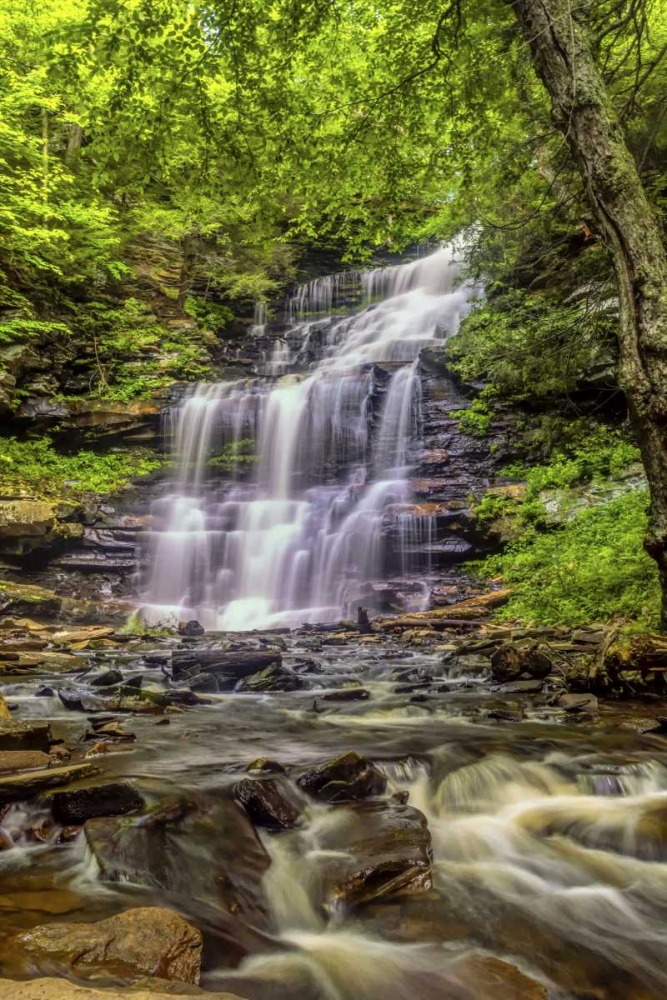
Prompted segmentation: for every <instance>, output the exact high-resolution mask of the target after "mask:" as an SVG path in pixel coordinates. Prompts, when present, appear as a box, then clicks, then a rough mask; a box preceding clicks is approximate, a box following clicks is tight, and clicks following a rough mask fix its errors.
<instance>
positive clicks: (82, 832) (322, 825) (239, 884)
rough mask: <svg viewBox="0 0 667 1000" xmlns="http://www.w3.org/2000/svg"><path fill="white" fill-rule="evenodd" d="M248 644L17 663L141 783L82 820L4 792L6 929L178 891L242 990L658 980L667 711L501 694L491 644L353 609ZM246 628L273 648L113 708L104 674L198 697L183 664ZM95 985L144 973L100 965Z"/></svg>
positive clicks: (611, 998) (629, 986)
mask: <svg viewBox="0 0 667 1000" xmlns="http://www.w3.org/2000/svg"><path fill="white" fill-rule="evenodd" d="M238 639H239V636H233V635H232V636H230V635H226V636H224V635H222V634H218V635H214V636H211V635H207V636H206V637H203V638H193V639H183V640H178V639H171V638H161V639H153V640H149V639H148V638H145V639H144V640H142V641H137V640H133V641H131V642H125V643H124V644H119V645H118V646H116V647H115V648H108V649H105V650H103V651H99V652H96V653H95V655H94V657H93V662H92V664H91V662H90V659H89V660H88V661H87V663H88V666H89V668H90V669H91V672H89V673H86V674H85V675H83V677H79V678H77V679H76V680H74V681H72V679H71V677H68V678H67V679H64V678H63V676H62V674H52V675H51V676H43V675H42V676H39V677H34V678H33V677H31V678H30V679H27V678H25V677H17V678H10V677H6V678H5V679H4V687H3V689H2V693H3V694H4V696H5V698H6V699H7V701H8V702H11V703H12V706H13V717H14V719H15V720H25V721H26V722H28V723H30V722H31V721H34V720H37V719H39V720H49V722H50V723H51V729H52V732H53V735H54V737H55V738H59V739H61V740H63V741H64V743H63V745H65V746H67V747H69V748H70V750H71V755H72V756H71V759H72V760H76V759H79V758H80V759H84V760H86V761H90V762H98V761H100V762H101V767H103V771H104V780H105V781H113V782H116V781H118V780H121V781H125V779H130V781H131V784H132V786H133V788H135V789H137V790H138V791H139V793H140V795H141V797H142V800H143V807H142V809H141V811H140V814H138V815H137V814H136V810H135V811H134V812H131V813H130V814H127V815H115V816H114V815H111V816H99V815H98V816H97V817H96V818H92V819H88V820H87V821H86V822H85V824H81V825H79V826H76V825H74V827H66V828H65V836H63V824H62V823H58V822H57V821H54V819H53V817H52V808H51V807H52V802H51V800H50V798H49V796H50V795H51V793H50V792H44V793H42V794H41V795H40V796H38V797H36V798H35V797H33V798H31V799H30V800H29V801H17V802H14V803H13V804H11V805H9V806H6V807H5V809H4V812H3V814H2V821H1V823H0V834H1V835H2V837H3V846H4V848H5V849H4V850H2V851H0V884H1V886H2V897H1V901H0V928H1V930H2V932H3V934H4V936H5V941H10V942H11V940H12V935H16V934H17V933H18V932H24V931H26V930H30V929H31V928H34V927H35V926H37V925H43V924H44V923H54V922H55V923H57V922H61V921H62V922H66V923H71V922H79V921H87V922H90V921H96V920H101V919H103V918H106V917H109V916H111V915H113V914H115V913H119V912H121V911H123V910H126V909H128V908H129V907H138V906H166V907H169V908H172V909H175V910H177V911H178V912H180V913H181V914H182V915H183V916H185V917H186V918H187V919H188V920H189V921H190V922H191V923H192V924H194V925H195V926H196V927H198V928H199V929H200V930H201V931H202V933H203V935H204V954H203V963H202V977H201V986H202V987H203V988H205V989H206V990H211V991H227V992H229V993H231V994H234V995H236V996H238V997H241V998H246V1000H274V998H275V1000H282V998H283V997H284V998H288V997H291V998H299V1000H333V998H339V1000H408V998H412V997H419V998H420V1000H429V998H431V997H432V998H434V1000H435V998H436V997H454V998H458V997H461V998H463V997H489V998H492V997H493V998H506V1000H512V998H523V1000H532V998H544V997H549V998H568V997H577V998H605V1000H606V998H608V1000H617V998H618V1000H621V998H622V1000H640V998H641V1000H643V998H649V997H654V998H658V997H663V996H664V995H665V990H666V989H667V963H666V962H665V957H664V956H665V944H666V943H667V930H665V927H666V923H665V916H666V915H667V865H666V864H665V858H666V855H667V738H666V737H665V736H662V735H660V733H659V731H646V730H649V729H650V728H651V727H650V726H649V725H644V724H645V723H647V722H650V721H651V719H652V717H653V714H654V713H655V712H656V711H657V710H659V709H658V708H656V705H655V704H653V705H649V706H648V707H647V705H646V703H641V704H639V703H636V704H632V703H604V702H603V703H601V704H600V705H599V706H596V708H595V710H594V711H593V710H591V711H590V712H589V711H583V712H580V713H578V714H577V713H575V714H567V713H565V712H564V711H563V710H562V709H561V708H559V706H558V704H557V703H556V702H555V701H554V698H553V697H552V696H550V682H549V680H548V679H547V681H546V682H545V683H544V684H543V685H533V689H532V691H531V690H530V689H528V690H527V689H526V688H527V685H526V683H525V682H524V687H523V689H521V685H519V689H518V690H516V691H513V690H512V685H504V686H501V687H500V688H499V687H498V685H494V684H492V683H490V680H489V675H488V671H487V670H485V669H484V666H483V663H482V664H480V663H475V661H474V658H472V659H471V658H470V657H467V658H466V657H463V658H462V659H461V660H460V661H457V660H456V659H453V660H452V659H451V657H450V658H449V662H448V657H447V653H446V651H445V652H444V653H443V651H442V650H443V649H446V644H440V645H438V646H436V645H433V644H431V645H429V646H427V647H425V648H423V649H422V648H420V647H419V646H418V645H417V646H411V645H410V644H409V643H406V642H405V641H402V640H399V639H398V638H396V637H394V636H392V635H386V634H383V635H375V634H374V635H368V636H355V635H354V634H353V632H351V631H350V630H349V628H348V630H347V631H345V630H343V629H339V630H338V631H332V630H331V629H330V628H326V627H319V628H318V627H317V626H309V627H305V628H303V629H300V630H296V631H293V632H291V633H289V632H287V631H286V630H285V631H282V632H279V633H275V632H274V633H250V634H249V633H244V635H243V643H239V642H238V641H237V640H238ZM239 646H241V647H242V649H243V651H244V655H246V656H250V655H255V652H256V653H257V655H259V656H264V657H266V656H268V657H269V659H270V657H271V656H272V655H274V656H275V657H276V662H275V664H274V666H273V667H269V668H268V672H267V669H264V670H263V671H260V672H255V673H250V674H247V675H246V677H245V680H242V681H240V682H239V681H238V680H236V681H235V682H234V690H229V691H220V690H217V691H209V692H207V693H201V692H200V693H198V695H197V696H196V697H194V698H190V699H189V700H191V701H192V700H195V701H197V700H198V702H199V703H197V704H190V705H188V706H186V707H180V706H173V705H172V706H171V708H170V710H169V711H167V712H165V711H164V710H163V711H162V712H161V713H158V714H152V713H147V712H141V713H134V712H132V713H129V712H123V711H114V712H108V711H104V707H105V700H104V698H100V693H103V694H105V693H106V692H105V691H104V689H103V688H102V687H95V686H93V682H94V679H95V677H97V676H100V675H101V673H103V672H104V671H105V670H109V669H110V668H113V669H114V670H119V671H120V674H122V677H123V684H127V683H128V681H129V683H130V685H131V684H135V685H136V684H137V683H139V684H141V685H143V688H144V689H145V690H149V691H150V690H163V691H167V692H170V691H171V692H172V693H173V692H174V691H183V690H185V689H187V690H188V691H190V689H191V688H194V687H197V685H196V684H195V683H193V682H192V678H190V682H189V686H187V688H184V685H183V683H182V681H181V682H178V681H177V679H176V680H175V677H176V673H177V672H176V670H175V667H174V664H175V663H176V664H177V663H179V662H180V664H181V667H180V668H179V669H181V670H182V669H183V663H185V664H186V665H187V663H188V656H189V657H190V658H191V659H192V658H194V659H199V660H202V661H206V656H208V657H209V660H210V659H211V653H212V652H213V653H215V651H216V650H230V649H231V650H232V651H233V650H234V649H238V648H239ZM248 651H250V652H248ZM226 655H229V653H227V654H226ZM179 657H180V660H179ZM184 657H185V659H183V658H184ZM219 677H220V675H218V680H219ZM137 678H139V681H137ZM252 678H255V681H254V682H253V681H252ZM257 678H259V681H257ZM267 678H268V681H267ZM294 678H297V680H296V681H295V680H294ZM253 683H254V684H255V688H256V689H255V690H254V691H253V690H252V687H253ZM200 686H201V685H200ZM217 686H218V687H220V686H223V687H224V686H225V685H224V684H223V685H220V684H219V683H218V685H217ZM280 686H282V687H294V688H295V689H294V690H276V687H280ZM244 687H245V690H241V689H243V688H244ZM262 687H264V690H262ZM59 688H60V689H61V694H60V695H59V693H58V689H59ZM267 688H269V689H267ZM270 688H273V690H270ZM508 688H509V690H508ZM123 690H126V688H124V689H123ZM63 691H64V694H63ZM77 692H78V695H77ZM61 695H62V696H61ZM82 696H83V697H84V702H83V704H82V708H81V709H77V707H76V697H82ZM86 697H88V698H92V699H95V698H96V697H97V698H98V699H99V700H98V702H95V701H94V700H93V701H90V702H87V701H85V698H86ZM66 704H67V705H68V706H69V707H65V706H66ZM113 704H114V703H113V701H109V705H110V706H111V705H113ZM86 706H87V707H86ZM110 723H111V729H110V730H109V729H108V728H107V733H108V738H106V740H105V737H104V736H100V734H99V727H100V725H105V724H106V725H107V727H108V726H109V724H110ZM91 726H93V728H95V727H97V728H98V735H97V741H96V738H95V734H94V733H91V732H90V730H91ZM128 734H134V736H135V737H136V739H131V738H130V736H129V735H128ZM86 735H87V736H88V739H87V740H86ZM100 739H102V740H103V741H105V748H104V750H103V749H102V748H101V747H100V746H99V741H100ZM91 747H92V749H93V751H96V752H93V753H91ZM341 755H345V756H343V758H342V763H341V760H340V758H341ZM336 758H339V760H338V762H337V763H335V764H331V762H332V761H335V759H336ZM327 762H329V765H328V766H329V767H330V771H329V772H326V768H325V772H324V777H322V773H320V772H317V771H316V769H317V768H318V766H319V767H321V766H322V765H323V764H326V763H327ZM251 765H254V768H253V767H252V766H251ZM249 768H250V770H248V769H249ZM318 775H319V777H318ZM96 780H99V779H94V778H87V779H85V780H84V781H83V782H81V783H80V784H81V785H82V786H83V787H85V786H86V785H90V784H91V783H92V784H94V783H95V781H96ZM267 783H268V785H267ZM246 786H249V787H246ZM258 786H262V787H261V795H260V796H259V799H258V797H257V792H258ZM267 795H268V799H267ZM102 811H103V810H102ZM0 958H1V960H2V968H3V972H4V974H5V975H7V976H12V977H17V978H20V977H23V976H34V975H37V974H41V975H48V974H54V973H55V972H56V971H57V970H60V971H59V973H58V974H62V969H61V967H60V966H58V965H57V964H56V965H54V964H53V961H52V960H51V959H49V958H48V957H46V958H44V957H43V956H42V957H40V956H37V957H35V956H34V955H32V956H29V957H26V955H25V954H23V953H22V951H21V949H16V948H12V947H7V945H6V944H5V945H4V946H2V949H0ZM494 963H495V964H494ZM508 970H509V971H508ZM71 974H72V978H73V979H75V980H76V979H77V978H78V977H77V975H76V973H71ZM95 979H96V982H97V983H98V984H100V985H104V984H107V983H110V982H117V981H118V980H119V979H120V981H128V982H129V981H132V980H131V977H126V976H125V975H124V970H123V969H122V968H118V969H116V970H115V974H114V970H113V968H110V967H109V965H108V964H107V965H106V966H104V964H102V966H101V967H100V968H99V969H98V970H97V972H96V974H95Z"/></svg>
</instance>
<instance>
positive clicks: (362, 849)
mask: <svg viewBox="0 0 667 1000" xmlns="http://www.w3.org/2000/svg"><path fill="white" fill-rule="evenodd" d="M321 846H322V847H323V848H324V850H325V851H331V855H330V857H329V859H328V860H327V861H325V862H324V867H323V883H324V889H323V893H324V897H323V902H324V905H325V907H326V908H327V909H331V908H335V907H336V906H337V905H338V904H339V903H341V902H343V903H345V905H347V906H359V905H361V904H364V903H369V902H371V901H373V900H377V899H380V898H386V897H389V896H392V895H394V894H396V893H401V894H403V893H410V894H412V893H424V892H428V891H429V890H430V889H431V887H432V876H431V835H430V832H429V829H428V825H427V822H426V817H425V816H424V815H423V814H422V813H420V812H419V811H418V810H417V809H413V808H412V807H411V806H407V805H401V804H394V803H360V804H357V805H355V806H353V807H352V808H351V809H350V812H349V814H348V815H347V817H346V822H345V823H344V824H342V825H340V826H338V827H336V828H334V829H332V831H331V833H330V835H329V838H328V839H326V840H325V842H324V843H323V844H322V845H321Z"/></svg>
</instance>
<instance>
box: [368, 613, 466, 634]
mask: <svg viewBox="0 0 667 1000" xmlns="http://www.w3.org/2000/svg"><path fill="white" fill-rule="evenodd" d="M379 628H380V631H382V632H393V631H399V630H401V631H402V630H403V629H411V628H422V629H433V630H435V631H437V632H441V631H445V630H453V631H456V632H472V631H474V630H475V629H477V628H479V622H476V621H472V622H469V621H465V620H461V619H460V618H406V617H404V616H403V615H401V617H400V618H394V619H389V620H387V621H383V622H381V623H380V625H379Z"/></svg>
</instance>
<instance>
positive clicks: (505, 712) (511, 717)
mask: <svg viewBox="0 0 667 1000" xmlns="http://www.w3.org/2000/svg"><path fill="white" fill-rule="evenodd" d="M486 718H487V719H493V720H494V721H495V722H521V721H522V720H523V718H524V715H523V712H521V711H515V712H513V711H511V709H506V708H492V709H491V710H490V711H488V712H487V713H486Z"/></svg>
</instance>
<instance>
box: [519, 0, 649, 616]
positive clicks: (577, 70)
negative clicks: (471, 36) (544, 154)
mask: <svg viewBox="0 0 667 1000" xmlns="http://www.w3.org/2000/svg"><path fill="white" fill-rule="evenodd" d="M574 7H575V5H572V4H571V2H570V0H512V9H513V10H514V12H515V15H516V17H517V20H518V22H519V24H520V26H521V29H522V31H523V34H524V35H525V37H526V40H527V42H528V44H529V46H530V50H531V53H532V57H533V63H534V65H535V68H536V70H537V72H538V74H539V75H540V77H541V79H542V82H543V83H544V86H545V87H546V89H547V91H548V93H549V95H550V97H551V103H552V114H553V120H554V123H555V125H556V127H557V128H558V130H559V131H560V132H561V133H562V134H563V136H564V137H565V139H566V141H567V143H568V146H569V148H570V151H571V153H572V155H573V157H574V159H575V162H576V164H577V166H578V168H579V171H580V173H581V176H582V178H583V180H584V184H585V185H586V190H587V192H588V197H589V199H590V203H591V207H592V208H593V210H594V212H595V215H596V217H597V219H598V223H599V225H600V228H601V232H602V234H603V236H604V239H605V240H606V242H607V244H608V245H609V247H610V248H611V252H612V255H613V260H614V267H615V270H616V277H617V281H618V295H619V307H620V322H619V330H618V340H619V347H620V381H621V385H622V387H623V389H624V390H625V393H626V396H627V400H628V406H629V410H630V416H631V419H632V422H633V424H634V428H635V431H636V434H637V437H638V440H639V446H640V448H641V453H642V458H643V462H644V467H645V469H646V475H647V477H648V482H649V488H650V493H651V511H650V522H649V530H648V534H647V538H646V548H647V551H648V552H649V553H650V555H652V556H653V558H654V559H655V560H656V562H657V564H658V568H659V571H660V581H661V586H662V595H663V602H662V620H663V627H667V253H666V251H665V246H664V243H663V240H662V234H661V231H660V227H659V224H658V221H657V219H656V217H655V215H654V213H653V210H652V208H651V205H650V204H649V201H648V198H647V197H646V192H645V190H644V187H643V185H642V182H641V179H640V177H639V172H638V170H637V166H636V164H635V161H634V159H633V157H632V154H631V153H630V151H629V149H628V146H627V143H626V140H625V135H624V133H623V129H622V127H621V124H620V122H619V119H618V116H617V114H616V112H615V110H614V107H613V105H612V102H611V100H610V97H609V94H608V92H607V89H606V86H605V84H604V81H603V80H602V77H601V75H600V72H599V70H598V67H597V65H596V62H595V58H594V55H593V49H592V44H591V37H590V33H589V31H588V26H587V24H586V14H585V7H586V5H585V4H584V5H583V10H582V9H581V6H580V7H579V11H578V12H577V13H575V12H574Z"/></svg>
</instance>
